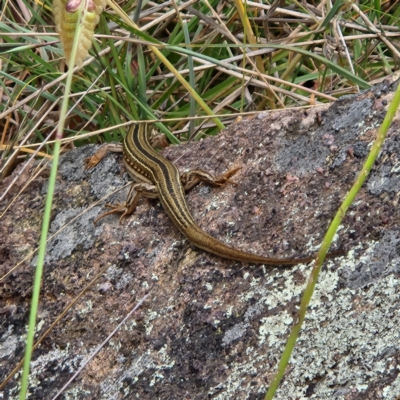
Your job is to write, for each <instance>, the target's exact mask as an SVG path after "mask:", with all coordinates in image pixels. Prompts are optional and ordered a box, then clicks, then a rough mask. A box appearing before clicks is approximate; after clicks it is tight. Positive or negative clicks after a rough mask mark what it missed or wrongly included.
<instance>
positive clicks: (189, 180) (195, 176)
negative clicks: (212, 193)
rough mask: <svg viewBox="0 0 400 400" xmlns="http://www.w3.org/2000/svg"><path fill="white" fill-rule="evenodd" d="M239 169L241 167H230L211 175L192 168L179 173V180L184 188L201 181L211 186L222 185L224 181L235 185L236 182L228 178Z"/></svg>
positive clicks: (186, 188) (189, 187)
mask: <svg viewBox="0 0 400 400" xmlns="http://www.w3.org/2000/svg"><path fill="white" fill-rule="evenodd" d="M239 169H241V167H235V168H231V169H230V170H228V171H226V172H225V173H223V174H222V175H218V176H215V175H212V174H210V173H209V172H206V171H203V170H202V169H193V170H191V171H188V172H185V173H183V174H182V175H181V182H182V185H183V187H184V189H185V190H189V189H191V188H192V187H193V186H195V185H197V184H198V183H199V182H201V181H203V182H206V183H208V184H210V185H213V186H222V185H224V184H225V183H231V184H232V185H236V182H234V181H231V180H230V179H229V178H230V177H231V176H232V175H234V174H236V172H237V171H239Z"/></svg>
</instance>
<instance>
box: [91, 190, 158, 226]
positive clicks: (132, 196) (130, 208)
mask: <svg viewBox="0 0 400 400" xmlns="http://www.w3.org/2000/svg"><path fill="white" fill-rule="evenodd" d="M141 196H144V197H148V198H152V199H154V198H158V190H157V188H156V186H154V185H151V184H149V183H134V184H132V186H131V188H130V190H129V193H128V196H127V198H126V201H125V203H117V204H106V207H107V208H111V210H110V211H107V212H106V213H104V214H102V215H100V216H99V217H98V218H96V219H95V221H94V223H95V224H96V223H97V222H98V221H99V220H101V219H102V218H104V217H106V216H107V215H110V214H115V213H122V215H121V217H120V219H119V223H120V224H122V221H123V219H124V218H126V217H128V216H129V215H131V214H133V212H134V211H135V210H136V207H137V205H138V203H139V199H140V197H141Z"/></svg>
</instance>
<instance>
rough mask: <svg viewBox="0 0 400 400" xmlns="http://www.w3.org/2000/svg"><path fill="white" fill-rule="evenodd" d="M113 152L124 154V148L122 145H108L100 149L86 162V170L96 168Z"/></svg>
mask: <svg viewBox="0 0 400 400" xmlns="http://www.w3.org/2000/svg"><path fill="white" fill-rule="evenodd" d="M109 151H111V152H113V153H122V151H123V147H122V144H120V143H107V144H105V145H103V146H101V147H100V148H99V150H97V151H96V153H94V154H93V155H92V156H91V157H88V158H87V159H86V160H85V164H86V169H90V168H93V167H94V166H96V165H97V164H98V163H99V162H100V161H101V160H102V159H103V158H104V157H105V156H106V154H107V153H108V152H109Z"/></svg>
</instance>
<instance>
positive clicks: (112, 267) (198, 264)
mask: <svg viewBox="0 0 400 400" xmlns="http://www.w3.org/2000/svg"><path fill="white" fill-rule="evenodd" d="M394 88H395V84H392V83H389V82H385V83H383V84H381V85H379V86H377V87H375V88H373V89H372V90H370V91H366V92H362V93H360V94H358V95H354V96H347V97H344V98H342V99H340V100H339V101H338V102H337V103H335V104H333V105H332V106H331V107H329V108H328V106H319V107H315V108H312V109H307V110H296V111H279V112H273V113H267V112H266V113H262V114H259V115H258V116H256V117H254V118H253V119H250V120H245V121H243V122H240V123H236V124H234V125H232V126H231V127H230V128H229V129H227V130H226V131H224V132H222V133H221V134H220V135H218V136H217V137H214V138H208V139H205V140H203V141H200V142H197V143H190V144H187V145H183V146H178V147H169V148H167V149H166V150H165V151H164V156H165V157H167V158H168V159H170V160H177V162H176V164H177V165H178V167H179V168H180V169H181V170H182V171H185V170H188V169H192V168H196V167H201V168H203V169H206V170H208V171H210V172H213V173H217V174H218V173H222V172H224V171H225V170H226V169H228V168H230V167H234V166H240V167H241V169H240V171H239V172H238V173H237V174H236V175H235V177H234V179H235V181H236V182H237V185H236V186H233V185H230V184H228V185H226V186H224V187H223V188H214V187H209V186H206V185H203V184H200V185H198V186H197V187H195V188H193V189H192V190H191V191H190V192H189V193H188V194H187V201H188V204H189V208H190V210H191V212H192V213H193V216H194V219H195V220H196V221H197V222H198V224H199V225H200V226H201V227H202V228H203V229H204V230H206V231H207V232H208V233H210V234H212V235H213V236H214V237H216V238H218V239H220V240H221V241H224V242H226V243H229V244H230V245H232V246H235V247H237V248H240V249H243V250H247V251H251V252H255V253H259V254H263V255H266V256H269V257H300V256H304V255H310V254H313V253H314V252H315V251H316V249H317V248H318V246H319V244H320V242H321V239H322V237H323V235H324V233H325V231H326V229H327V227H328V224H329V222H330V220H331V218H332V217H333V216H334V214H335V212H336V210H337V208H338V206H339V205H340V202H341V200H342V199H343V198H344V196H345V194H346V193H347V191H348V189H349V188H350V187H351V185H352V183H353V181H354V179H355V177H356V175H357V173H358V171H359V170H360V169H361V166H362V163H363V162H364V160H365V157H366V155H367V154H368V151H369V148H370V145H371V143H372V142H373V140H374V139H375V137H376V132H377V128H378V126H379V125H380V123H381V122H382V119H383V117H384V115H385V112H386V106H387V104H388V102H389V101H390V99H391V97H392V91H393V89H394ZM399 127H400V119H399V115H397V116H396V119H395V121H394V123H393V125H392V127H391V129H390V132H389V135H388V138H387V140H386V142H385V144H384V148H383V150H382V152H381V154H380V157H379V159H378V162H377V163H376V165H375V167H374V170H373V172H372V173H371V175H370V176H369V178H368V181H367V183H366V184H365V185H364V187H363V188H362V190H361V192H360V193H359V195H358V197H357V199H356V201H355V202H354V204H353V205H352V207H351V209H350V211H349V213H348V215H347V216H346V218H345V220H344V222H343V225H342V226H341V227H340V230H339V233H338V235H337V238H336V241H335V243H334V246H335V248H338V247H342V248H343V249H344V250H345V255H343V256H340V257H337V258H335V259H332V260H329V261H328V262H327V263H326V264H325V266H324V268H323V271H322V274H321V276H320V278H319V281H318V284H317V289H316V292H315V295H314V297H313V299H312V302H311V306H310V308H309V313H308V315H307V318H306V322H305V325H304V328H303V330H302V332H301V336H300V338H299V340H298V342H297V346H296V348H295V350H294V352H293V356H292V358H291V362H290V365H289V368H288V370H287V372H286V376H285V379H284V381H283V382H282V384H281V387H280V389H279V391H278V393H277V395H276V399H277V400H288V399H343V400H361V399H387V400H395V399H398V398H399V397H398V396H400V375H399V368H400V367H399V366H400V329H399V326H400V290H399V288H400V212H399V207H398V202H399V194H400V161H399V158H400V133H399ZM94 152H95V147H93V146H87V147H83V148H78V149H75V150H73V151H70V152H68V153H67V154H65V155H63V156H62V157H61V163H60V166H59V175H58V181H57V187H56V193H55V199H54V205H53V213H52V220H51V235H53V236H52V238H51V240H50V242H49V244H48V249H47V256H46V265H45V270H44V277H43V284H42V291H41V302H40V309H39V315H38V326H37V331H38V335H39V334H42V333H43V332H45V330H46V329H47V328H48V326H49V325H50V324H51V323H52V322H53V321H54V320H55V319H56V317H57V316H58V315H59V314H60V313H61V311H62V310H63V309H64V307H65V306H66V305H67V304H69V303H70V302H71V301H72V300H73V299H74V298H75V297H76V296H77V294H78V293H79V292H80V291H81V290H82V288H83V287H84V286H85V285H86V284H87V283H89V282H90V280H91V279H92V278H93V277H94V276H95V275H96V274H97V273H98V272H99V271H100V270H101V268H103V267H108V269H107V270H106V272H105V273H104V274H103V275H102V276H101V278H100V279H99V281H98V282H97V283H96V284H95V285H94V286H93V287H92V288H91V289H89V290H88V291H87V292H86V293H85V295H84V296H83V297H82V298H81V299H80V300H79V301H78V303H77V304H76V305H75V306H74V307H73V308H72V309H71V310H70V312H69V313H68V314H67V315H66V316H65V317H64V318H63V319H62V321H61V322H60V323H59V324H58V325H57V326H56V327H55V328H54V329H53V330H52V332H51V333H50V334H49V336H47V338H46V339H45V340H44V341H43V342H42V344H41V345H40V346H39V348H38V349H37V350H36V351H35V352H34V355H33V361H32V368H31V369H32V376H31V381H30V389H29V390H30V397H29V398H30V399H52V398H53V397H54V395H55V394H56V393H57V392H58V390H60V389H61V388H62V386H63V385H64V384H65V383H66V382H67V381H68V379H69V378H70V377H71V376H72V375H73V373H74V372H75V371H76V370H77V369H78V368H79V367H80V366H81V365H82V363H83V362H84V361H85V360H86V359H87V358H88V357H89V355H90V354H91V353H92V352H93V351H94V350H95V349H96V348H97V346H99V344H100V343H101V342H102V341H103V340H104V339H105V338H106V337H107V335H109V334H110V332H112V330H113V329H114V328H115V327H116V326H117V325H118V323H119V322H120V321H121V320H122V319H123V318H124V316H125V315H126V314H127V313H128V312H129V310H130V309H131V308H132V307H133V305H135V304H136V303H137V302H138V301H139V300H140V299H141V298H142V297H143V296H144V295H145V294H146V293H148V291H149V288H150V287H153V289H152V291H151V293H150V295H149V297H148V298H147V300H146V301H145V302H144V303H143V304H142V305H141V307H140V308H139V310H138V311H137V312H136V313H135V314H134V316H133V317H132V318H131V319H129V320H128V322H127V323H126V324H125V325H123V327H122V328H121V329H120V330H119V331H118V332H117V333H116V335H115V336H113V337H112V339H111V340H110V341H109V343H108V344H106V345H105V347H104V348H103V349H102V350H100V352H99V353H98V354H97V355H96V356H95V357H94V359H93V360H92V361H91V362H89V364H88V365H87V366H86V367H85V368H84V369H83V370H82V372H81V373H80V374H79V375H78V376H77V378H76V379H75V380H73V382H71V383H70V384H69V386H68V387H67V388H66V389H65V391H64V392H63V393H62V394H61V395H60V398H61V399H219V400H222V399H249V400H250V399H262V398H263V395H264V394H265V392H266V389H267V388H268V384H269V382H270V381H271V379H272V377H273V374H274V372H275V370H276V367H277V362H278V360H279V357H280V355H281V352H282V349H283V347H284V345H285V343H286V339H287V337H288V334H289V332H290V328H291V326H292V324H293V322H294V320H295V319H296V315H297V311H298V305H299V301H300V298H301V295H302V292H303V290H304V287H305V283H306V281H307V279H308V277H309V273H310V268H311V266H310V265H297V266H295V267H290V268H281V267H269V266H253V265H247V264H241V263H239V262H233V261H229V260H224V259H221V258H219V257H217V256H213V255H210V254H208V253H206V252H204V251H202V250H198V249H196V248H194V247H193V246H191V245H190V243H188V241H187V240H186V239H185V238H184V237H183V236H182V235H181V234H180V233H179V231H178V230H177V229H176V228H175V227H174V226H173V224H172V223H171V221H170V220H169V218H168V216H167V215H166V213H165V212H164V210H163V209H162V207H161V205H160V203H159V202H158V201H156V200H152V201H149V200H146V199H142V200H141V201H140V203H139V206H138V208H137V210H136V212H135V214H134V215H132V216H131V217H129V218H128V219H127V220H126V221H125V222H124V224H123V225H120V224H119V223H118V218H119V217H118V216H116V215H111V216H108V217H106V218H104V219H103V220H101V221H100V222H99V223H98V224H97V226H94V224H93V220H94V219H95V218H96V217H97V216H98V215H100V214H101V213H102V212H104V204H105V202H111V203H112V202H116V201H123V200H124V197H125V196H126V192H127V190H128V188H126V189H124V190H123V191H120V192H118V193H115V194H113V195H111V196H110V197H108V198H107V201H102V202H100V203H99V204H95V202H96V201H98V200H99V199H101V198H103V197H104V196H106V195H108V194H109V193H110V192H111V191H114V190H115V189H118V188H119V187H121V186H123V185H124V184H125V183H127V182H128V181H129V179H128V175H127V174H126V172H125V170H124V167H123V164H122V160H121V156H120V155H116V154H109V155H108V156H107V157H106V158H105V159H104V160H103V161H102V162H101V163H100V164H99V165H98V166H96V167H95V168H94V169H92V170H85V169H84V160H85V158H86V157H88V156H90V155H92V154H93V153H94ZM17 172H18V170H17V171H15V173H14V175H15V174H16V173H17ZM34 172H35V171H34V170H33V169H29V170H28V171H26V172H25V173H23V174H22V175H21V176H20V178H19V180H18V183H17V185H16V186H14V187H13V189H12V191H11V192H10V193H9V195H8V197H7V199H6V201H5V202H4V203H2V204H0V212H3V211H4V210H5V208H6V207H7V205H8V204H9V203H10V202H11V200H13V199H14V198H16V200H15V201H14V202H13V203H12V205H11V206H10V208H9V210H8V211H7V213H6V214H5V215H4V216H3V217H2V220H1V224H0V260H1V262H0V264H1V267H0V273H1V276H2V275H4V274H5V273H7V272H8V271H10V270H11V268H13V267H14V266H15V265H17V264H18V263H20V265H19V266H18V267H17V268H16V269H14V270H13V271H12V272H11V274H10V275H8V276H7V278H6V279H5V280H3V281H2V282H0V313H1V319H0V329H1V330H0V381H2V380H3V379H4V378H5V377H6V376H7V375H8V374H9V373H10V371H12V369H13V368H14V366H15V365H16V363H17V362H18V361H19V360H20V359H21V357H22V356H23V350H24V333H25V329H26V325H27V322H28V313H29V301H30V298H31V290H32V279H33V275H34V270H35V265H36V254H34V255H31V252H32V251H33V250H34V249H35V248H36V246H37V245H38V242H39V229H40V224H41V217H42V212H43V208H44V196H45V193H46V187H47V185H46V182H47V175H48V170H47V169H45V170H43V172H41V173H39V175H38V176H36V177H35V179H34V180H33V181H32V182H31V183H30V184H29V186H27V188H26V189H25V190H24V191H23V192H22V194H20V195H19V196H18V197H16V195H17V193H18V192H19V191H20V190H21V188H22V187H23V186H24V185H25V184H26V183H27V182H28V179H29V178H30V177H31V176H32V175H33V174H34ZM11 179H13V177H9V178H7V179H6V180H5V181H3V182H2V183H0V192H2V191H3V190H4V189H5V188H6V187H7V185H8V183H9V182H10V181H11ZM19 378H20V373H18V374H17V375H16V376H15V377H14V378H13V379H11V380H10V382H9V383H8V384H7V385H6V387H5V388H4V389H3V390H2V391H1V392H0V398H3V399H17V398H18V390H19Z"/></svg>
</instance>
